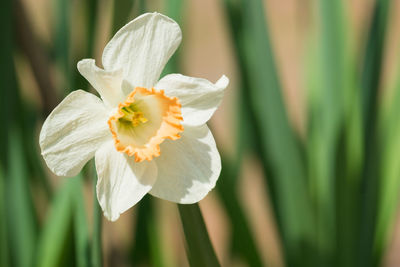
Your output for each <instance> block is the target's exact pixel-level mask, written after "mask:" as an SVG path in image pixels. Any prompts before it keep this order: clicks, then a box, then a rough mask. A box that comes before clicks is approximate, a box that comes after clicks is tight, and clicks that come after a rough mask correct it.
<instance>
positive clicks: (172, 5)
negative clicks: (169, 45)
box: [161, 0, 185, 76]
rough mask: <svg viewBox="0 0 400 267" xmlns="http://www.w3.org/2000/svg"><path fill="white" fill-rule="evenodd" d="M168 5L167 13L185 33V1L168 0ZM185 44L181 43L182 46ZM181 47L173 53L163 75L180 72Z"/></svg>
mask: <svg viewBox="0 0 400 267" xmlns="http://www.w3.org/2000/svg"><path fill="white" fill-rule="evenodd" d="M166 4H167V7H166V10H165V11H166V15H167V16H168V17H170V18H172V19H173V20H175V21H176V22H177V23H178V24H179V26H180V27H181V29H182V32H183V35H184V34H185V32H184V24H183V19H182V16H183V12H182V11H183V10H184V2H183V1H182V0H168V1H167V2H166ZM182 45H183V44H181V46H182ZM179 51H181V48H178V50H177V51H176V52H175V53H174V54H173V55H172V57H171V58H170V60H169V61H168V63H167V65H166V66H165V68H164V70H163V72H162V74H161V76H165V75H167V74H170V73H178V72H179V68H180V66H179V58H180V53H179Z"/></svg>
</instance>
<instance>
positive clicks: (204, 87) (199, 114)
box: [155, 74, 229, 126]
mask: <svg viewBox="0 0 400 267" xmlns="http://www.w3.org/2000/svg"><path fill="white" fill-rule="evenodd" d="M228 83H229V80H228V78H227V77H226V76H222V77H221V78H220V79H219V80H218V81H217V82H216V83H215V84H213V83H211V82H210V81H208V80H205V79H200V78H193V77H188V76H184V75H181V74H170V75H167V76H165V77H164V78H162V79H161V80H160V81H159V82H158V83H157V85H156V86H155V88H156V89H159V90H161V89H164V90H165V94H166V95H168V96H176V97H178V98H179V100H180V103H181V104H182V116H183V125H190V126H198V125H202V124H204V123H206V122H207V121H208V120H209V119H210V118H211V116H212V115H213V114H214V112H215V110H216V109H217V108H218V106H219V104H220V103H221V101H222V97H223V94H224V89H225V88H226V87H227V86H228Z"/></svg>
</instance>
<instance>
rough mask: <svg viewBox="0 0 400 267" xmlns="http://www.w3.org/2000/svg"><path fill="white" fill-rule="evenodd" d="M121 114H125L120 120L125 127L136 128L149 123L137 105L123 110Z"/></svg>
mask: <svg viewBox="0 0 400 267" xmlns="http://www.w3.org/2000/svg"><path fill="white" fill-rule="evenodd" d="M121 112H122V113H124V116H123V117H122V118H119V119H118V122H119V123H120V124H121V125H124V126H125V127H132V126H133V127H135V126H138V125H139V124H141V123H146V122H147V121H148V119H147V118H145V117H144V115H143V112H141V111H140V110H139V109H138V108H137V107H136V105H135V104H131V105H130V106H127V107H123V108H121Z"/></svg>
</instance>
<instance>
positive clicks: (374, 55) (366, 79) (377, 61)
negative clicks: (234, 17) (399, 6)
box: [359, 0, 391, 266]
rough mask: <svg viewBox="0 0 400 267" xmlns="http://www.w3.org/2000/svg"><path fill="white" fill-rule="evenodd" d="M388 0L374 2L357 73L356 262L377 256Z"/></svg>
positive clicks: (369, 262) (371, 260)
mask: <svg viewBox="0 0 400 267" xmlns="http://www.w3.org/2000/svg"><path fill="white" fill-rule="evenodd" d="M390 4H391V1H390V0H379V1H376V2H375V6H374V9H373V15H372V21H371V25H370V30H369V35H368V40H367V47H366V50H365V57H364V62H363V68H362V76H361V86H362V87H361V89H362V90H361V100H362V102H361V104H362V106H361V108H362V109H361V110H362V121H363V130H364V147H365V152H364V153H365V156H364V168H363V170H362V179H363V188H362V195H361V196H362V197H361V201H362V207H361V209H362V210H361V220H362V224H361V227H360V236H359V245H360V251H359V264H360V265H361V266H372V265H373V264H376V263H377V262H379V261H380V257H381V255H378V254H376V253H375V254H374V253H373V245H374V237H375V230H376V223H377V222H376V219H377V218H376V216H377V212H378V210H377V202H378V199H379V197H378V193H379V191H380V189H379V186H380V182H379V178H380V176H379V174H380V172H381V170H380V168H381V163H382V158H381V153H382V151H381V148H382V144H381V143H380V139H379V137H378V130H377V126H378V123H377V114H378V99H379V98H378V90H379V84H380V80H381V76H382V75H381V72H382V57H383V49H384V43H385V36H386V27H387V21H388V14H389V10H390Z"/></svg>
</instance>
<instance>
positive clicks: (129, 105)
mask: <svg viewBox="0 0 400 267" xmlns="http://www.w3.org/2000/svg"><path fill="white" fill-rule="evenodd" d="M182 121H183V118H182V112H181V105H180V103H179V100H178V98H176V97H168V96H166V95H165V94H164V91H163V90H160V91H157V90H155V89H154V88H152V89H151V90H148V89H146V88H142V87H136V88H135V89H134V90H133V91H132V92H131V93H130V94H129V96H128V97H127V99H126V100H125V102H123V103H120V104H119V105H118V109H117V111H116V112H115V113H114V114H113V115H112V116H111V117H110V118H109V120H108V125H109V128H110V131H111V133H112V136H113V139H114V143H115V147H116V149H117V150H118V151H120V152H124V153H126V154H127V155H128V156H135V161H143V160H145V159H146V160H152V159H153V157H157V156H159V155H160V144H161V143H162V142H163V141H164V140H165V139H171V140H176V139H178V138H180V135H179V133H180V132H182V131H183V126H182V125H181V122H182Z"/></svg>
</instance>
